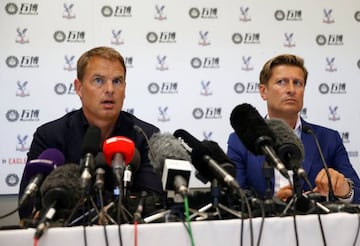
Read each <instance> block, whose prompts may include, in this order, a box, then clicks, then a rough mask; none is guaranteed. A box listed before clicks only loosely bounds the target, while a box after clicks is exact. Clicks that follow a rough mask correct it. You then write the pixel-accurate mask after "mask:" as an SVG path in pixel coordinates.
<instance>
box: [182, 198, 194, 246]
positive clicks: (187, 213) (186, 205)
mask: <svg viewBox="0 0 360 246" xmlns="http://www.w3.org/2000/svg"><path fill="white" fill-rule="evenodd" d="M184 208H185V219H186V222H187V227H186V228H187V232H188V234H189V237H190V241H191V245H192V246H195V242H194V237H193V232H192V229H191V222H190V211H189V199H188V196H187V195H186V194H185V195H184Z"/></svg>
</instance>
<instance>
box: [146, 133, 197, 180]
mask: <svg viewBox="0 0 360 246" xmlns="http://www.w3.org/2000/svg"><path fill="white" fill-rule="evenodd" d="M149 146H150V149H151V150H152V152H151V153H150V152H149V159H150V162H151V164H152V165H153V167H154V169H155V171H156V172H157V173H158V174H159V175H160V176H161V175H162V172H163V168H164V162H165V159H174V160H184V161H191V158H190V155H189V154H188V153H187V152H186V150H185V149H184V148H183V146H181V143H180V142H179V141H178V140H177V139H176V138H175V137H174V136H173V135H172V134H170V133H155V134H153V135H152V136H151V138H150V139H149Z"/></svg>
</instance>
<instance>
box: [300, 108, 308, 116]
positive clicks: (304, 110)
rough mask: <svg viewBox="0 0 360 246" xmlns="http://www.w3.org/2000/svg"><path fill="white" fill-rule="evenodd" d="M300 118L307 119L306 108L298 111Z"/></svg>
mask: <svg viewBox="0 0 360 246" xmlns="http://www.w3.org/2000/svg"><path fill="white" fill-rule="evenodd" d="M300 116H301V117H302V118H304V119H306V118H307V108H303V109H302V110H301V111H300Z"/></svg>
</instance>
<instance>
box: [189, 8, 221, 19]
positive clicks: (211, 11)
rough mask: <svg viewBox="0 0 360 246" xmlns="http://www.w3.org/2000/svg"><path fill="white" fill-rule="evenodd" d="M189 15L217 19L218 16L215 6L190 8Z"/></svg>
mask: <svg viewBox="0 0 360 246" xmlns="http://www.w3.org/2000/svg"><path fill="white" fill-rule="evenodd" d="M189 16H190V18H192V19H198V18H201V19H217V18H218V9H217V8H208V7H204V8H190V9H189Z"/></svg>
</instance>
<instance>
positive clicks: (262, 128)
mask: <svg viewBox="0 0 360 246" xmlns="http://www.w3.org/2000/svg"><path fill="white" fill-rule="evenodd" d="M230 123H231V126H232V128H233V129H234V130H235V133H236V135H238V137H239V138H240V139H241V141H242V142H243V144H244V145H245V147H246V148H247V149H248V150H249V151H251V152H252V153H253V154H254V155H265V157H266V159H267V160H268V162H269V164H270V165H271V166H272V167H274V168H276V169H277V170H278V171H279V172H280V173H281V174H282V175H283V176H284V177H285V178H287V179H289V178H290V177H289V174H288V172H287V169H286V167H285V165H284V164H283V163H282V161H281V160H280V158H279V157H278V156H277V155H276V153H275V150H274V149H273V141H274V134H273V132H272V131H271V130H270V128H269V126H268V125H267V124H266V122H265V120H264V119H263V118H262V117H261V115H260V114H259V112H258V111H257V110H256V109H255V108H254V107H253V106H251V105H250V104H247V103H244V104H240V105H238V106H236V107H235V108H234V109H233V111H232V112H231V115H230Z"/></svg>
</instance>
